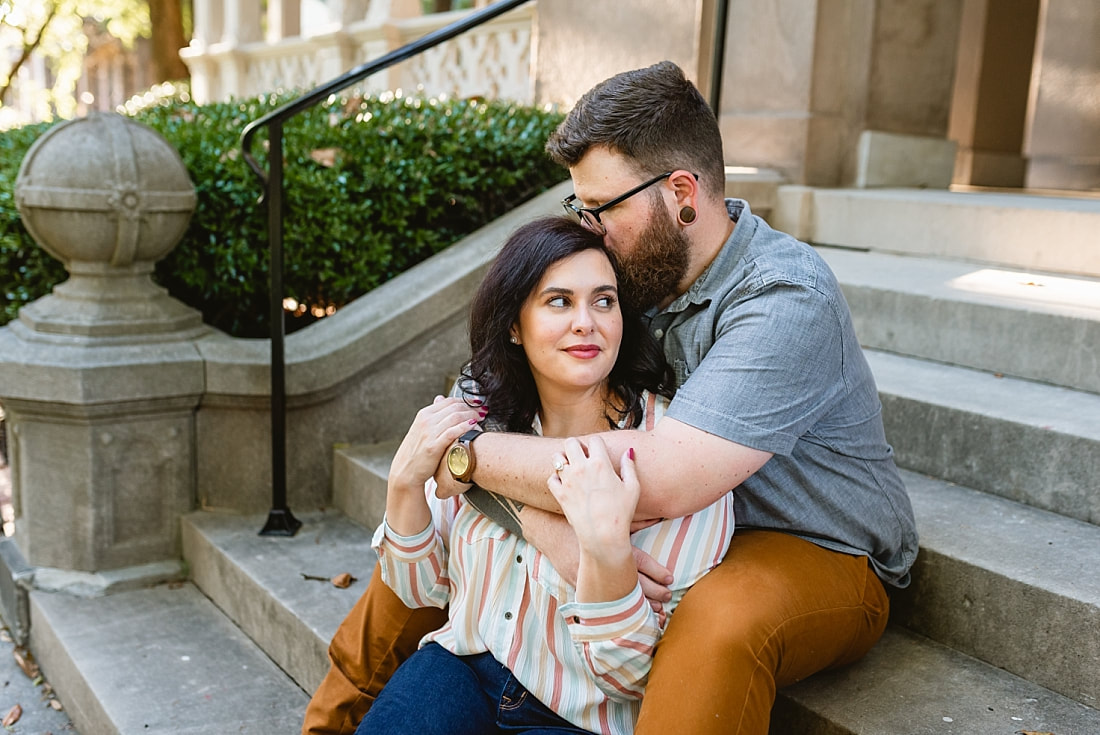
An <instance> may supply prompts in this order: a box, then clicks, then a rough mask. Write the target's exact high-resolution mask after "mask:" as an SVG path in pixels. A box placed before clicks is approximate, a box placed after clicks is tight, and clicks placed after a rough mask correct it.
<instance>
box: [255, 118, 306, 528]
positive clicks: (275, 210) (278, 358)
mask: <svg viewBox="0 0 1100 735" xmlns="http://www.w3.org/2000/svg"><path fill="white" fill-rule="evenodd" d="M268 135H269V137H268V145H269V151H270V155H269V156H268V165H269V167H270V169H269V171H270V174H269V176H268V179H267V196H266V199H267V237H268V242H269V244H270V249H271V262H270V263H269V264H268V273H269V277H270V300H271V303H270V304H269V306H270V310H271V311H270V313H271V327H270V328H271V510H270V511H269V512H268V515H267V523H265V524H264V527H263V529H262V530H261V531H260V535H261V536H293V535H294V534H296V533H297V532H298V529H299V528H301V527H302V522H301V521H299V520H298V519H297V518H295V517H294V514H293V513H291V512H290V508H289V507H287V502H286V365H285V362H284V357H285V347H284V343H285V341H286V318H285V316H284V315H283V124H282V122H278V121H276V122H273V123H272V124H271V126H270V128H269V133H268Z"/></svg>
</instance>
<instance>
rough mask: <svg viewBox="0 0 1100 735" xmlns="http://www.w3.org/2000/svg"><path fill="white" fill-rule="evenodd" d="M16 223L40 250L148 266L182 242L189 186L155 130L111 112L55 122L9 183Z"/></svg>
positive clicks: (68, 258)
mask: <svg viewBox="0 0 1100 735" xmlns="http://www.w3.org/2000/svg"><path fill="white" fill-rule="evenodd" d="M15 201H16V207H17V208H18V209H19V214H20V215H21V216H22V218H23V224H24V225H25V226H26V228H27V231H28V232H30V234H31V236H32V237H34V239H35V241H36V242H38V244H39V245H41V246H42V247H43V248H44V249H45V250H46V251H47V252H49V253H50V254H51V255H53V256H54V257H55V258H57V259H58V260H60V261H62V262H63V263H65V265H66V266H68V265H69V264H70V263H72V262H73V261H79V262H85V263H106V264H109V265H111V266H118V267H126V266H129V265H131V264H132V263H134V262H135V261H151V262H156V261H157V260H160V259H161V258H163V257H164V256H165V255H167V254H168V253H169V252H170V251H171V250H172V248H173V247H175V246H176V244H177V243H178V242H179V241H180V238H181V237H183V233H184V232H185V231H186V229H187V224H188V222H189V221H190V218H191V213H192V212H193V211H194V209H195V202H196V197H195V188H194V186H193V185H192V183H191V178H190V177H189V176H188V175H187V167H186V166H184V164H183V161H182V160H181V159H180V157H179V154H178V153H177V152H176V150H175V148H173V147H172V146H171V145H170V144H169V143H168V142H167V141H166V140H165V139H164V138H163V137H161V135H160V134H159V133H157V132H156V131H155V130H153V129H151V128H149V127H147V126H145V125H141V124H139V123H136V122H134V121H132V120H130V119H128V118H126V117H123V116H122V115H117V114H114V113H93V114H91V115H89V116H88V117H84V118H78V119H76V120H70V121H68V122H64V123H61V124H59V125H57V126H55V127H53V128H51V129H50V130H48V131H47V132H46V133H44V134H43V135H42V136H41V137H40V138H39V139H38V140H36V141H35V142H34V145H32V146H31V148H30V150H29V151H27V155H26V157H24V159H23V163H22V165H21V166H20V167H19V176H18V177H17V178H16V182H15Z"/></svg>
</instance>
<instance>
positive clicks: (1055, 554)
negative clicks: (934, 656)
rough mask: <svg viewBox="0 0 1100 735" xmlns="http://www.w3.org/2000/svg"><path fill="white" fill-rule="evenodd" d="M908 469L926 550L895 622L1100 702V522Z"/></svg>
mask: <svg viewBox="0 0 1100 735" xmlns="http://www.w3.org/2000/svg"><path fill="white" fill-rule="evenodd" d="M903 476H904V480H905V484H906V487H907V488H908V490H909V495H910V498H911V499H912V502H913V510H914V513H915V515H916V519H917V529H918V532H919V534H920V554H919V556H918V558H917V563H916V564H915V565H914V567H913V582H912V584H911V585H910V586H909V587H908V588H907V589H905V590H893V591H892V594H891V601H892V610H891V615H890V620H891V622H892V623H894V624H896V625H903V626H905V627H907V628H909V629H911V630H914V631H916V632H918V633H921V634H923V635H925V636H928V637H929V638H931V639H933V640H935V641H938V642H940V643H943V644H945V645H947V646H950V647H951V648H954V649H957V650H959V651H962V652H963V653H966V654H969V655H971V656H974V657H976V658H978V659H981V660H982V661H985V662H988V663H989V664H992V665H993V666H997V667H1000V668H1002V669H1005V670H1006V671H1009V672H1012V673H1014V674H1016V675H1018V676H1021V677H1023V678H1025V679H1027V680H1028V681H1031V682H1034V683H1036V684H1038V685H1040V686H1043V687H1046V688H1047V689H1051V690H1053V691H1055V692H1058V693H1059V694H1061V695H1063V696H1065V697H1068V698H1070V699H1074V700H1076V701H1078V702H1081V703H1083V704H1087V705H1089V706H1092V707H1097V706H1100V677H1098V676H1097V673H1098V671H1100V668H1098V667H1100V575H1097V574H1096V571H1095V570H1096V569H1097V568H1100V527H1097V526H1094V525H1092V524H1089V523H1083V522H1081V521H1077V520H1074V519H1071V518H1066V517H1064V516H1060V515H1057V514H1054V513H1049V512H1047V511H1043V510H1039V509H1036V508H1032V507H1030V506H1027V505H1023V504H1021V503H1016V502H1013V501H1011V500H1006V499H1004V498H1000V497H997V496H994V495H990V494H988V493H982V492H978V491H975V490H971V489H968V488H963V487H958V486H957V485H952V484H950V483H947V482H944V481H942V480H936V479H933V478H930V477H925V476H922V475H918V474H915V473H912V472H903ZM945 714H946V713H945ZM1098 732H1100V731H1098Z"/></svg>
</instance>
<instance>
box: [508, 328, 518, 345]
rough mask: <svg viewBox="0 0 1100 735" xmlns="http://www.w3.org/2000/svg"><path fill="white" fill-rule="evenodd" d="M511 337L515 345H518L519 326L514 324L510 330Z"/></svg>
mask: <svg viewBox="0 0 1100 735" xmlns="http://www.w3.org/2000/svg"><path fill="white" fill-rule="evenodd" d="M508 335H509V339H510V341H511V342H512V344H514V345H518V344H519V343H520V342H519V327H518V326H516V325H515V324H513V325H512V326H511V328H509V330H508Z"/></svg>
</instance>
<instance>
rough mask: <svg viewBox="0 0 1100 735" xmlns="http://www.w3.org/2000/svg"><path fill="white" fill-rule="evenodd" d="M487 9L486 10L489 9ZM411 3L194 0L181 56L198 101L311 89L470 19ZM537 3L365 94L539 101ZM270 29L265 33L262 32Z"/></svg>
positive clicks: (403, 67) (382, 76)
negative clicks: (534, 31) (534, 61)
mask: <svg viewBox="0 0 1100 735" xmlns="http://www.w3.org/2000/svg"><path fill="white" fill-rule="evenodd" d="M484 4H485V3H484V2H479V3H478V5H484ZM419 6H420V4H419V2H418V1H413V0H389V1H388V2H383V1H381V0H371V2H369V3H366V2H364V0H344V1H343V2H331V1H330V2H329V3H327V4H323V3H320V2H318V1H317V0H313V1H312V2H308V1H307V2H302V1H301V0H279V1H277V2H276V1H273V0H272V1H269V2H268V3H267V4H266V9H265V8H264V7H263V6H262V5H261V3H260V0H195V33H194V38H193V40H192V41H191V44H190V46H188V47H187V48H186V49H183V51H182V52H181V56H182V57H183V59H184V61H185V62H186V63H187V65H188V67H189V68H190V70H191V90H192V94H193V96H194V98H195V99H196V101H198V102H200V103H201V102H210V101H216V100H226V99H230V98H234V97H250V96H254V95H258V94H262V93H265V92H270V91H272V90H277V89H308V88H311V87H314V86H316V85H318V84H322V83H324V82H326V81H328V80H330V79H334V78H336V77H338V76H339V75H341V74H343V73H345V72H347V71H348V70H349V69H353V68H355V67H356V66H359V65H361V64H363V63H366V62H367V61H370V60H371V59H375V58H378V57H380V56H382V55H384V54H386V53H389V52H390V51H392V50H394V49H397V48H400V47H401V46H404V45H405V44H407V43H410V42H411V41H414V40H416V39H417V38H420V37H422V36H424V35H426V34H428V33H431V32H432V31H435V30H438V29H439V28H442V27H444V26H446V25H448V24H449V23H452V22H454V21H455V20H456V19H458V18H460V17H461V16H462V15H463V14H464V13H468V12H470V11H452V12H448V13H436V14H431V15H420V14H419V10H420V8H419ZM534 16H535V6H534V3H531V4H528V5H524V6H522V7H520V8H518V9H516V10H514V11H512V12H509V13H506V14H504V15H502V16H500V17H498V18H495V19H494V20H492V21H489V22H488V23H486V24H485V25H483V26H481V27H479V28H475V29H473V30H471V31H469V32H467V33H465V34H463V35H462V36H460V37H459V38H455V39H452V40H450V41H448V42H446V43H444V44H442V45H440V46H439V47H437V48H435V49H432V50H431V51H428V52H426V53H425V54H422V55H420V56H419V57H417V58H414V59H411V60H409V61H407V62H403V63H401V64H398V65H397V66H395V67H393V68H391V69H388V70H385V71H383V72H380V73H378V74H376V75H374V76H372V77H371V78H369V79H366V80H364V82H363V83H362V84H361V86H360V87H359V88H358V91H360V92H362V93H367V94H371V93H375V94H377V93H381V92H384V91H392V90H397V89H402V90H404V91H406V92H412V91H414V90H415V91H421V92H423V93H424V94H427V95H429V96H436V95H448V96H452V97H469V96H484V97H490V98H496V99H509V100H514V101H517V102H531V101H532V100H533V97H534V94H533V83H532V78H533V75H532V74H531V28H532V21H533V19H534ZM262 28H266V33H262V32H261V29H262Z"/></svg>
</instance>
